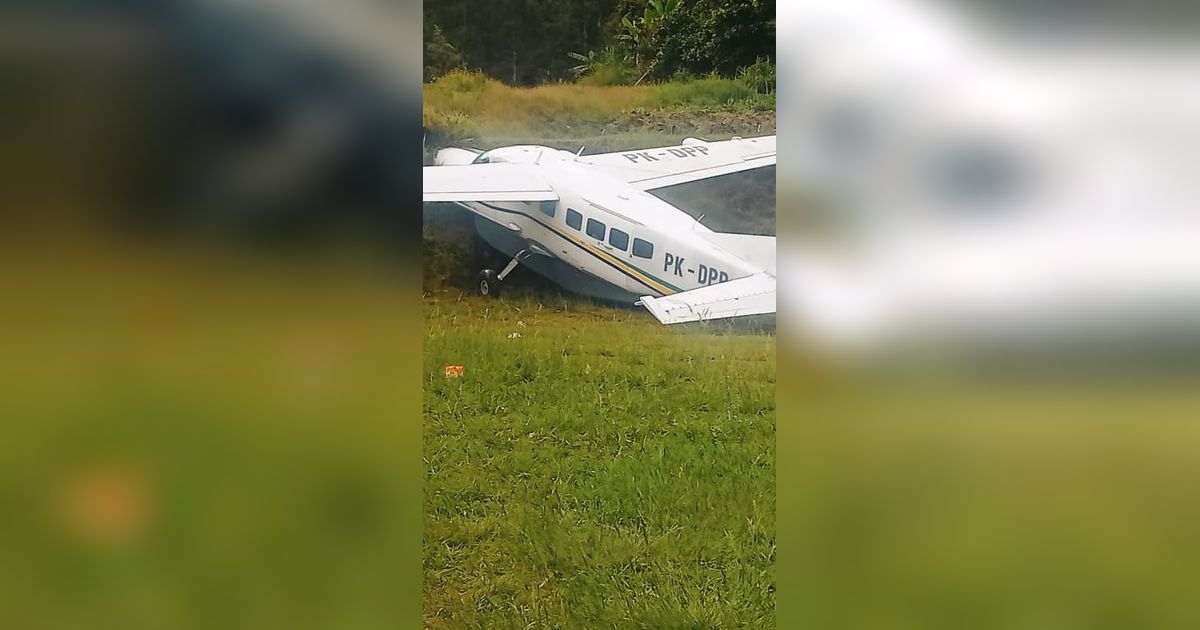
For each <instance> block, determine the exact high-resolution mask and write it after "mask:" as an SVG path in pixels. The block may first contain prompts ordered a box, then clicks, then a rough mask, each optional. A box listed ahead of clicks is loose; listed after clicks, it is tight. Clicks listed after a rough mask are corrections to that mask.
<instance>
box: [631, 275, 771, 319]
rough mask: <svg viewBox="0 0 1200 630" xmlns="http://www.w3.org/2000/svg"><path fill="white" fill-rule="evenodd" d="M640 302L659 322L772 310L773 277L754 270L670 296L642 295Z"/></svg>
mask: <svg viewBox="0 0 1200 630" xmlns="http://www.w3.org/2000/svg"><path fill="white" fill-rule="evenodd" d="M640 304H641V305H642V306H644V307H646V309H647V310H649V311H650V313H651V314H653V315H654V317H655V318H657V319H658V321H659V322H661V323H663V324H680V323H683V322H696V321H707V320H713V319H725V318H728V317H740V316H743V315H763V314H767V313H774V312H775V276H773V275H771V274H768V273H758V274H754V275H752V276H747V277H745V278H739V279H737V280H730V281H728V282H722V283H720V284H714V285H712V286H709V287H703V288H700V289H692V290H691V291H683V292H681V293H676V294H674V295H668V296H664V297H658V298H655V297H649V296H646V297H643V298H642V299H641V300H640Z"/></svg>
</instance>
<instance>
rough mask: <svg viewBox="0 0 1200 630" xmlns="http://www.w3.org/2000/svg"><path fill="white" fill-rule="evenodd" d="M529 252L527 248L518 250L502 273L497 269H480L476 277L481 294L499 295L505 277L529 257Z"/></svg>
mask: <svg viewBox="0 0 1200 630" xmlns="http://www.w3.org/2000/svg"><path fill="white" fill-rule="evenodd" d="M529 254H530V252H529V250H527V249H522V250H521V251H519V252H517V255H516V256H513V259H512V260H510V261H508V264H507V265H505V266H504V269H502V270H501V271H500V273H496V270H495V269H484V270H483V271H480V272H479V276H477V277H476V286H477V287H478V288H479V295H482V296H483V297H499V296H500V283H501V282H503V281H504V278H506V277H507V276H508V274H510V273H512V270H513V269H516V268H517V265H518V264H520V262H521V261H522V260H525V259H526V258H528V257H529Z"/></svg>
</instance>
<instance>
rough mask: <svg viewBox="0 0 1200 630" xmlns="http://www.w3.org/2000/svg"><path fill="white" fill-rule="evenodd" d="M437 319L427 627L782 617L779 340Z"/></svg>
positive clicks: (593, 323) (622, 325)
mask: <svg viewBox="0 0 1200 630" xmlns="http://www.w3.org/2000/svg"><path fill="white" fill-rule="evenodd" d="M424 308H425V350H424V401H425V402H424V406H425V426H424V435H425V437H424V452H425V471H426V478H425V493H424V496H425V507H424V514H425V543H424V544H425V583H424V607H425V618H426V624H427V627H435V628H440V627H445V628H459V627H505V628H507V627H531V624H533V625H536V626H538V627H612V626H631V627H666V626H672V627H677V626H681V625H682V626H700V625H703V626H711V625H718V624H719V625H743V624H744V625H751V626H755V627H763V626H772V625H773V623H774V617H773V615H774V612H773V611H774V594H773V593H774V556H775V516H774V515H775V499H774V496H775V494H774V483H775V455H774V453H775V437H774V436H775V413H774V396H775V344H774V338H773V337H772V336H766V335H753V334H750V335H747V334H739V335H728V334H720V333H721V332H722V330H723V329H722V328H721V327H717V328H715V329H713V328H704V327H699V328H692V329H687V328H684V329H679V328H670V329H667V328H664V327H661V326H659V325H658V324H657V323H655V322H653V320H652V319H650V318H648V317H646V316H645V314H644V313H641V312H639V311H636V310H622V309H610V308H605V307H596V306H588V305H585V304H581V303H579V302H577V301H575V300H572V299H569V298H566V299H564V298H556V297H538V296H537V295H536V294H531V295H526V296H524V297H522V296H514V295H509V296H507V297H505V298H504V299H503V300H499V301H493V300H485V299H482V298H475V297H461V295H460V294H457V293H456V292H446V293H441V294H438V295H436V296H431V297H427V299H426V301H425V306H424ZM514 335H519V337H517V336H514ZM449 364H453V365H463V366H465V369H466V373H465V375H464V376H463V377H462V378H447V377H446V376H445V375H444V367H445V366H446V365H449Z"/></svg>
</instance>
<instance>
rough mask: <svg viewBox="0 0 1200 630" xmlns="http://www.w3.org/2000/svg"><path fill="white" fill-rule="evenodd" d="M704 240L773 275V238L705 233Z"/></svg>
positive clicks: (754, 235)
mask: <svg viewBox="0 0 1200 630" xmlns="http://www.w3.org/2000/svg"><path fill="white" fill-rule="evenodd" d="M702 236H703V237H704V239H705V240H707V241H708V242H710V243H712V244H713V245H716V246H717V247H720V248H721V249H723V250H725V251H727V252H729V253H730V254H733V255H734V256H737V257H738V258H741V259H742V260H744V261H746V262H748V263H751V264H754V265H757V266H758V268H759V269H763V270H765V271H766V272H767V273H770V274H771V275H775V237H774V236H759V235H756V234H727V233H724V232H705V233H704V234H702Z"/></svg>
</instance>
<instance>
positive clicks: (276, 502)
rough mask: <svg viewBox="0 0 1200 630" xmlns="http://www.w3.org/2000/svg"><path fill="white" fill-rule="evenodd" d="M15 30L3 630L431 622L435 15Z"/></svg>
mask: <svg viewBox="0 0 1200 630" xmlns="http://www.w3.org/2000/svg"><path fill="white" fill-rule="evenodd" d="M0 31H2V34H0V103H2V105H0V121H2V122H0V125H2V126H3V134H2V136H0V137H2V138H3V141H2V142H0V173H2V174H3V175H0V197H2V203H0V295H3V298H2V302H0V303H2V305H3V306H2V307H0V356H3V360H0V374H2V376H0V417H2V418H3V419H4V424H3V427H4V437H3V438H2V439H0V451H3V453H2V454H0V468H2V469H3V472H2V473H0V557H3V558H4V561H3V562H2V563H0V624H3V625H5V626H6V627H14V628H16V627H98V628H99V627H109V628H130V627H164V628H165V627H253V628H268V627H279V628H297V627H339V628H377V627H389V628H391V627H397V626H400V627H407V626H408V625H416V624H418V623H419V621H418V619H419V617H418V615H419V592H420V591H419V580H420V560H419V557H420V556H419V554H420V533H419V532H420V523H421V521H420V514H419V509H420V508H419V505H420V479H421V476H420V475H421V468H420V459H419V457H420V455H419V453H420V425H419V420H418V409H419V407H418V402H417V401H418V396H417V388H418V387H419V376H418V374H419V372H418V371H417V370H418V366H417V364H416V363H415V362H412V361H405V360H404V359H405V357H411V356H414V355H415V354H416V352H417V349H418V348H419V344H420V336H419V335H420V323H419V322H420V319H419V311H418V308H417V298H418V296H419V295H420V294H419V290H420V289H419V277H420V276H419V274H418V273H417V269H416V266H417V265H418V264H419V262H420V261H419V255H418V254H417V253H416V252H417V251H419V250H418V249H417V248H418V247H419V240H418V239H419V230H420V211H421V210H420V200H419V197H418V188H419V181H420V171H419V166H420V157H419V152H418V149H419V148H420V146H421V135H420V128H419V126H418V120H419V118H418V117H419V115H420V80H421V48H420V41H421V39H420V5H419V3H417V2H410V1H404V2H401V1H396V2H377V1H366V0H363V1H357V0H351V1H347V2H337V3H317V2H303V1H292V0H259V1H256V2H252V3H247V2H235V1H224V0H167V1H154V2H151V1H146V2H139V1H137V0H129V1H122V0H94V1H87V0H80V1H69V0H63V1H57V0H51V1H37V2H17V3H6V4H5V5H4V7H3V8H0ZM406 619H407V620H410V623H407V624H406V623H405V622H404V620H406Z"/></svg>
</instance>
